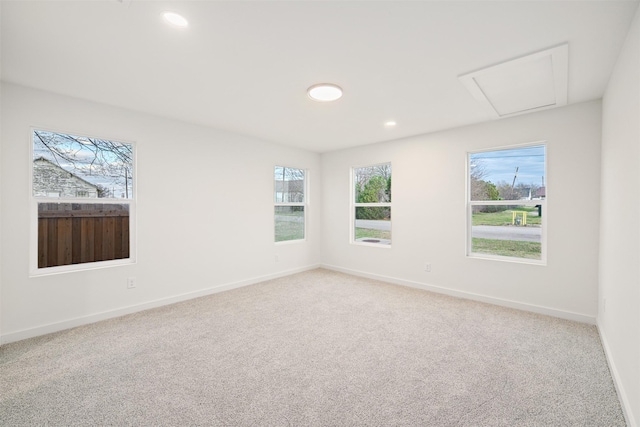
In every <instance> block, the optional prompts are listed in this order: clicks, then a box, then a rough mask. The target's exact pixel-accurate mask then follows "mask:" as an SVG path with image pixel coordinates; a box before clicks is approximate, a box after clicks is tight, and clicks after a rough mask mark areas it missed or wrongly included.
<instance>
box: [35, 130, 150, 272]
mask: <svg viewBox="0 0 640 427" xmlns="http://www.w3.org/2000/svg"><path fill="white" fill-rule="evenodd" d="M36 130H40V131H45V132H54V133H60V134H67V135H77V136H86V137H90V138H99V139H105V140H109V141H115V142H121V143H123V144H130V145H131V146H132V149H133V178H132V180H133V186H132V193H133V194H132V197H131V198H130V199H124V198H121V199H115V198H77V197H73V198H71V197H46V196H34V195H33V133H34V132H35V131H36ZM28 141H29V164H30V168H29V194H30V199H31V203H30V205H31V206H30V218H29V229H30V230H29V231H30V233H29V236H30V237H29V277H39V276H49V275H54V274H63V273H73V272H79V271H87V270H98V269H103V268H109V267H115V266H122V265H132V264H136V262H137V237H136V236H137V215H136V204H137V203H136V200H137V197H138V179H137V174H138V165H137V162H138V156H137V146H136V143H135V142H132V141H128V140H124V139H122V138H103V137H95V136H93V135H91V134H90V133H86V132H69V131H63V130H55V129H51V128H48V127H44V126H31V127H30V129H29V136H28ZM38 203H90V204H114V205H122V204H127V205H129V258H123V259H116V260H106V261H94V262H86V263H80V264H70V265H60V266H55V267H44V268H38Z"/></svg>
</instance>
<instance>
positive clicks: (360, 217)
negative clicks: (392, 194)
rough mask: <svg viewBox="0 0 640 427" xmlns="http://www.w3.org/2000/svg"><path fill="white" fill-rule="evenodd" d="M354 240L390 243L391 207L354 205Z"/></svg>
mask: <svg viewBox="0 0 640 427" xmlns="http://www.w3.org/2000/svg"><path fill="white" fill-rule="evenodd" d="M355 221H356V222H355V235H354V240H355V241H356V242H364V243H378V244H382V245H390V244H391V207H389V206H376V207H362V206H358V207H356V219H355Z"/></svg>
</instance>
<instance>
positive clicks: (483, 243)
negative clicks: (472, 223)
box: [471, 237, 542, 259]
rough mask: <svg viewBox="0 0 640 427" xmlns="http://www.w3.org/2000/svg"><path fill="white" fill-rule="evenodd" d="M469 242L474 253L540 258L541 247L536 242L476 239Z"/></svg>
mask: <svg viewBox="0 0 640 427" xmlns="http://www.w3.org/2000/svg"><path fill="white" fill-rule="evenodd" d="M471 240H472V243H471V246H472V251H473V252H475V253H481V254H488V255H501V256H509V257H517V258H528V259H541V258H542V249H541V248H542V246H541V245H540V243H538V242H525V241H518V240H495V239H481V238H478V237H474V238H473V239H471Z"/></svg>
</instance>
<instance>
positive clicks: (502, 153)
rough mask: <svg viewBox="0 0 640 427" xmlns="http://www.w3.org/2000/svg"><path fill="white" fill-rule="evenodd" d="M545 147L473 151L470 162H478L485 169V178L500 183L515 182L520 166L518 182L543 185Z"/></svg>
mask: <svg viewBox="0 0 640 427" xmlns="http://www.w3.org/2000/svg"><path fill="white" fill-rule="evenodd" d="M545 158H546V156H545V147H544V145H537V146H531V147H524V148H513V149H507V150H497V151H484V152H481V153H473V154H471V155H470V156H469V160H470V164H471V165H473V164H475V163H478V164H480V165H482V166H483V167H484V169H485V172H486V174H485V176H484V178H483V179H484V180H485V181H489V182H492V183H494V184H496V185H497V184H498V183H499V182H501V181H505V182H507V183H509V184H511V183H512V182H513V177H514V175H515V172H516V168H518V176H517V178H516V184H515V185H518V184H526V185H529V184H535V185H537V186H539V187H540V186H542V178H543V177H544V179H545V183H546V177H545V176H544V175H545Z"/></svg>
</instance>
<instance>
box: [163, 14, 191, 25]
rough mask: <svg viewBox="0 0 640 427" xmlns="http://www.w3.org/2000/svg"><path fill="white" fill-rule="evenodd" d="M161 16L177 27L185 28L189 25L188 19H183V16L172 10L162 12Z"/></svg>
mask: <svg viewBox="0 0 640 427" xmlns="http://www.w3.org/2000/svg"><path fill="white" fill-rule="evenodd" d="M162 17H163V18H164V20H165V21H166V22H168V23H169V24H171V25H173V26H174V27H178V28H187V27H188V26H189V21H187V20H186V19H185V17H184V16H182V15H178V14H177V13H174V12H164V13H163V14H162Z"/></svg>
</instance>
